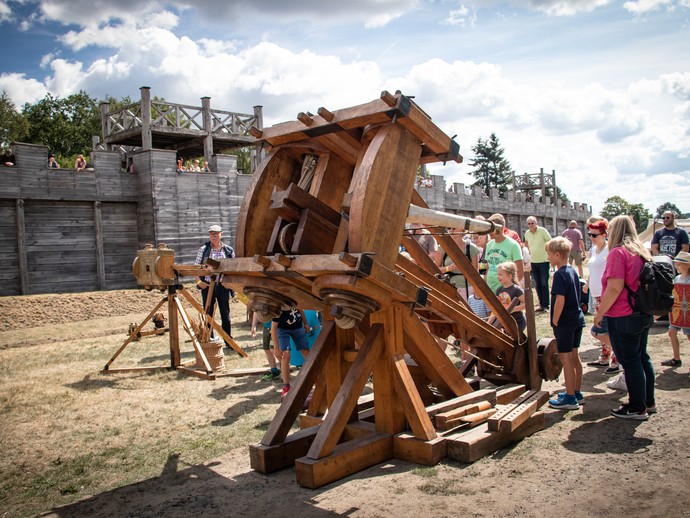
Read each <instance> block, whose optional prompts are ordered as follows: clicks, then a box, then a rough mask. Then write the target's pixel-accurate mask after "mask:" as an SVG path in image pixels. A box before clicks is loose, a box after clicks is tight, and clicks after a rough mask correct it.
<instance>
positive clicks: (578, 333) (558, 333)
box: [553, 326, 582, 353]
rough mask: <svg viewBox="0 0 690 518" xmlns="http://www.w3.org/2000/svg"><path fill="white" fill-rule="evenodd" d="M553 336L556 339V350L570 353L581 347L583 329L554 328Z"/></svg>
mask: <svg viewBox="0 0 690 518" xmlns="http://www.w3.org/2000/svg"><path fill="white" fill-rule="evenodd" d="M553 336H554V337H555V338H556V350H557V351H558V352H559V353H569V352H572V351H573V349H578V348H579V347H580V340H582V328H581V327H560V326H558V327H554V328H553Z"/></svg>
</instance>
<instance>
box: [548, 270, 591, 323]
mask: <svg viewBox="0 0 690 518" xmlns="http://www.w3.org/2000/svg"><path fill="white" fill-rule="evenodd" d="M556 295H563V297H564V298H565V304H564V305H563V311H562V312H561V316H560V318H559V319H558V327H585V315H584V314H583V313H582V309H581V308H580V278H579V277H578V275H577V272H576V271H575V269H574V268H573V267H572V266H561V267H560V268H559V269H558V270H556V272H555V273H554V274H553V284H552V285H551V325H553V308H555V307H556Z"/></svg>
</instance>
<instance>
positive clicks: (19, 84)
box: [0, 73, 48, 107]
mask: <svg viewBox="0 0 690 518" xmlns="http://www.w3.org/2000/svg"><path fill="white" fill-rule="evenodd" d="M2 90H4V91H5V92H6V93H7V95H8V97H9V98H10V99H12V102H14V104H15V105H16V106H17V107H21V106H22V105H23V104H24V103H35V102H36V101H39V100H41V99H43V98H44V97H45V96H46V94H47V93H48V88H47V87H46V85H44V84H43V83H41V82H40V81H37V80H36V79H33V78H27V77H26V75H25V74H17V73H10V74H0V91H2Z"/></svg>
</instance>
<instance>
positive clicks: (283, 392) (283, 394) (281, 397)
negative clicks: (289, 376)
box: [280, 384, 290, 400]
mask: <svg viewBox="0 0 690 518" xmlns="http://www.w3.org/2000/svg"><path fill="white" fill-rule="evenodd" d="M288 392H290V384H287V385H283V390H282V391H281V392H280V399H281V400H282V399H284V398H285V396H287V393H288Z"/></svg>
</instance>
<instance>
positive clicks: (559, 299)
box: [545, 237, 585, 410]
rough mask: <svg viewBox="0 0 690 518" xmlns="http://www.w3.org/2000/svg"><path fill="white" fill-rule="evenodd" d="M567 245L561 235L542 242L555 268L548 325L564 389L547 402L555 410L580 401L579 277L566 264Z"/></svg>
mask: <svg viewBox="0 0 690 518" xmlns="http://www.w3.org/2000/svg"><path fill="white" fill-rule="evenodd" d="M571 246H572V245H571V244H570V241H568V240H567V239H566V238H564V237H556V238H554V239H551V240H550V241H548V242H547V243H546V245H545V248H546V254H547V257H548V260H549V264H550V265H551V266H553V267H554V268H555V269H556V271H555V272H554V274H553V284H552V286H551V327H552V328H553V335H554V337H555V338H556V349H557V350H558V356H559V357H560V359H561V363H562V364H563V377H564V378H565V392H561V393H559V394H558V396H557V397H556V398H554V399H551V400H549V406H550V407H551V408H557V409H559V410H577V409H578V408H580V405H581V404H584V396H583V395H582V392H580V388H581V386H582V362H581V361H580V353H579V349H580V340H581V339H582V328H583V327H585V316H584V314H583V313H582V309H581V308H580V278H579V277H578V275H577V272H575V270H574V269H573V267H572V266H569V265H568V257H569V256H570V248H571Z"/></svg>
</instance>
